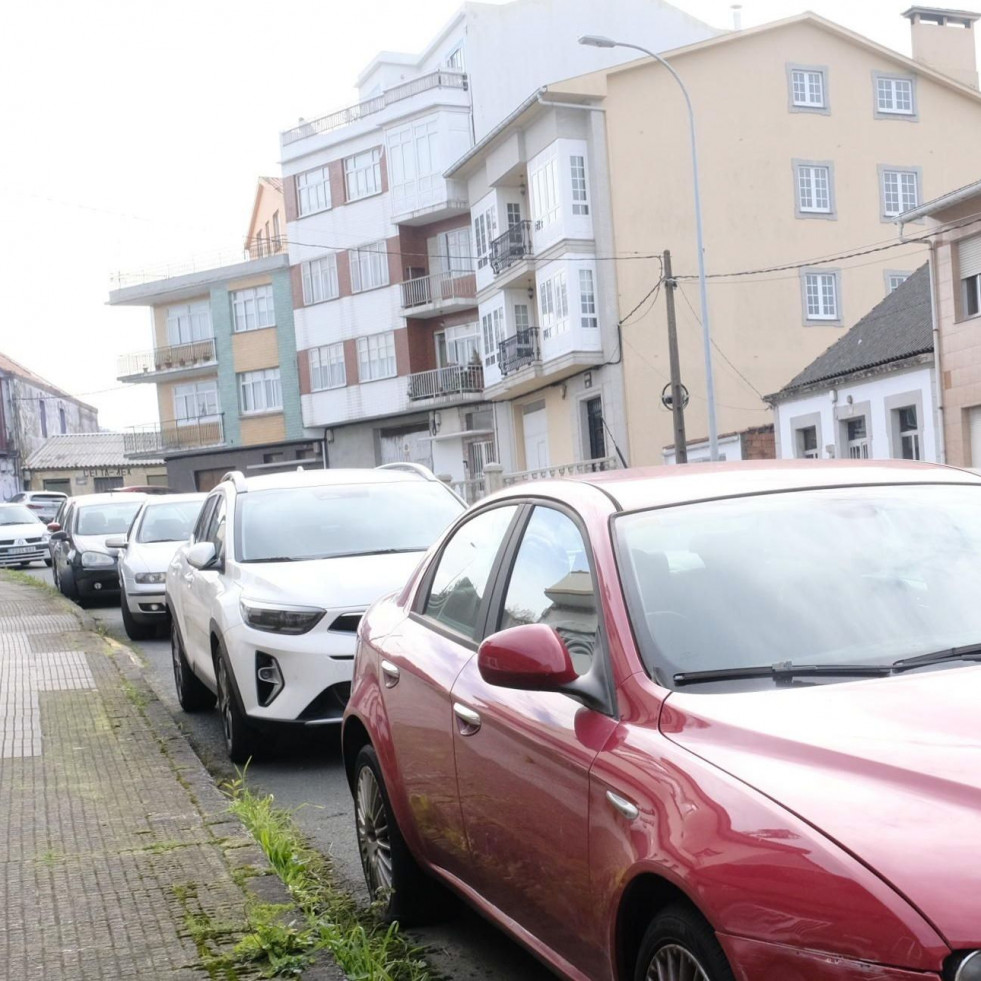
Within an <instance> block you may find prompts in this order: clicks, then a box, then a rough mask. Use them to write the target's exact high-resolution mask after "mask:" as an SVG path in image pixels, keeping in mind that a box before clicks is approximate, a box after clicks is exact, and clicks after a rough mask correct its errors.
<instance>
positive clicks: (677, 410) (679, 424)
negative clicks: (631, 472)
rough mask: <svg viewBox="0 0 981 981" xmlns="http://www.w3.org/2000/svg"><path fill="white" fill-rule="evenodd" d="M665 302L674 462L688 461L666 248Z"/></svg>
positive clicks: (672, 287)
mask: <svg viewBox="0 0 981 981" xmlns="http://www.w3.org/2000/svg"><path fill="white" fill-rule="evenodd" d="M664 288H665V289H666V290H667V293H666V294H665V303H666V304H667V308H668V359H669V362H670V367H671V415H672V417H673V421H674V462H675V463H687V462H688V441H687V440H686V438H685V403H684V401H683V399H682V395H681V360H680V359H679V357H678V325H677V322H676V321H675V318H674V291H675V290H676V289H677V288H678V284H677V282H676V281H675V279H674V277H673V276H672V275H671V253H670V252H669V251H668V250H667V249H665V250H664Z"/></svg>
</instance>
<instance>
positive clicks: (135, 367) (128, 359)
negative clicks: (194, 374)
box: [116, 337, 216, 378]
mask: <svg viewBox="0 0 981 981" xmlns="http://www.w3.org/2000/svg"><path fill="white" fill-rule="evenodd" d="M215 360H216V358H215V340H214V338H213V337H211V338H208V339H207V340H203V341H192V342H191V343H190V344H172V345H169V346H167V347H158V348H154V350H152V351H140V352H138V353H136V354H122V355H120V356H119V360H118V361H117V362H116V377H117V378H129V377H131V376H133V375H147V374H150V373H151V372H157V371H176V370H179V369H181V368H189V367H194V366H196V365H202V364H211V363H213V362H214V361H215Z"/></svg>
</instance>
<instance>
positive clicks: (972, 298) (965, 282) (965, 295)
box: [957, 235, 981, 319]
mask: <svg viewBox="0 0 981 981" xmlns="http://www.w3.org/2000/svg"><path fill="white" fill-rule="evenodd" d="M957 268H958V275H959V276H960V280H961V305H962V311H963V312H962V314H961V318H962V319H963V318H966V317H976V316H978V314H979V313H981V235H974V236H972V237H971V238H962V239H961V240H960V241H959V242H958V243H957Z"/></svg>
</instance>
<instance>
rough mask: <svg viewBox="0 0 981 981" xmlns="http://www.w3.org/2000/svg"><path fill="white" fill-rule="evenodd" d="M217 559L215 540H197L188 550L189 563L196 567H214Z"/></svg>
mask: <svg viewBox="0 0 981 981" xmlns="http://www.w3.org/2000/svg"><path fill="white" fill-rule="evenodd" d="M217 560H218V556H217V554H216V553H215V545H214V542H197V543H196V544H195V545H192V546H191V547H190V548H189V549H188V550H187V564H188V565H190V566H193V567H194V568H195V569H202V570H203V569H213V568H214V567H215V566H216V565H217Z"/></svg>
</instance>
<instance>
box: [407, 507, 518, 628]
mask: <svg viewBox="0 0 981 981" xmlns="http://www.w3.org/2000/svg"><path fill="white" fill-rule="evenodd" d="M517 510H518V508H517V505H509V506H507V507H498V508H492V509H491V510H490V511H483V512H481V513H480V514H478V515H476V516H475V517H473V518H471V519H470V520H469V521H467V522H466V523H465V524H463V525H461V526H460V527H459V528H458V529H457V530H456V531H455V532H454V533H453V536H452V537H451V538H450V540H449V541H448V542H447V544H446V546H445V547H444V549H443V552H442V554H441V555H440V557H439V560H438V562H437V565H436V571H435V573H434V574H433V578H432V584H431V586H430V590H429V596H428V597H427V599H426V603H425V606H424V607H423V611H422V612H423V616H426V617H430V618H431V619H433V620H436V621H437V622H438V623H440V624H442V625H443V626H446V627H449V628H450V629H451V630H453V631H455V632H456V633H459V634H463V636H465V637H468V638H470V639H471V640H475V639H476V638H477V632H478V630H479V628H480V621H479V618H480V611H481V607H482V605H483V601H484V596H485V594H486V592H487V583H488V580H489V579H490V574H491V571H492V569H493V568H494V560H495V559H496V558H497V553H498V552H499V551H500V548H501V542H503V540H504V536H505V535H506V534H507V531H508V528H509V527H510V526H511V522H512V520H513V519H514V515H515V513H516V512H517Z"/></svg>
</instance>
